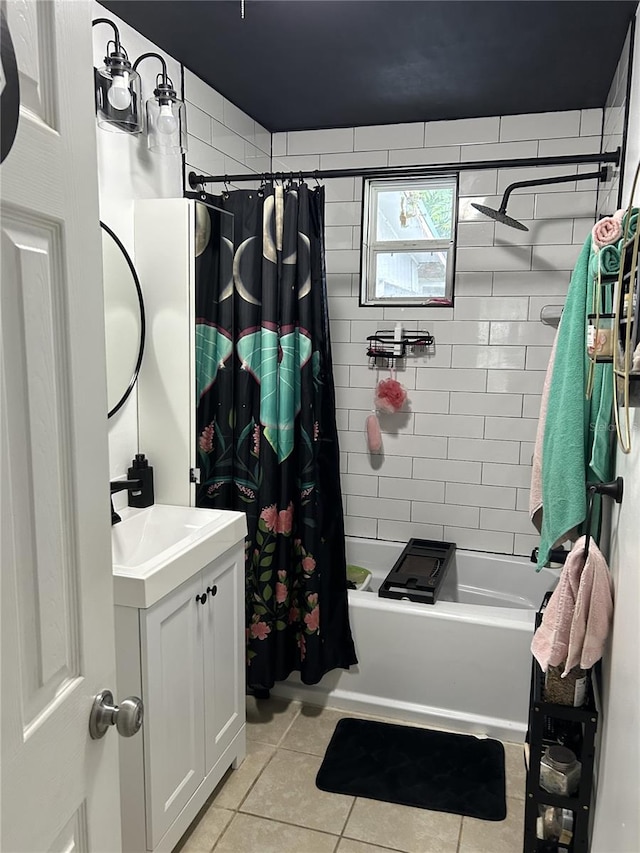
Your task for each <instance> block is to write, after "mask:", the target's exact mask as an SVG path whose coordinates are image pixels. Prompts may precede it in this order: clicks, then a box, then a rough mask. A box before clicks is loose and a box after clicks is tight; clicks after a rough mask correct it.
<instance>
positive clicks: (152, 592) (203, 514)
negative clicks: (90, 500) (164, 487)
mask: <svg viewBox="0 0 640 853" xmlns="http://www.w3.org/2000/svg"><path fill="white" fill-rule="evenodd" d="M121 516H122V521H120V522H119V523H118V524H114V525H113V526H112V528H111V549H112V563H113V575H114V591H115V603H116V604H123V605H125V606H129V607H150V606H151V605H152V604H154V603H155V601H157V600H158V599H159V598H161V597H162V596H163V595H166V594H167V593H169V592H171V591H172V590H173V589H175V588H176V587H177V586H179V585H180V584H181V583H183V582H184V581H185V580H188V579H189V578H190V577H191V576H192V575H194V574H195V573H196V572H198V571H200V569H202V568H204V567H205V566H206V565H207V564H208V563H209V562H211V561H212V560H214V559H216V557H218V556H220V554H222V553H223V552H224V551H225V550H227V549H228V548H230V547H232V546H233V545H235V544H236V543H237V542H239V541H241V540H242V538H243V537H244V535H245V533H246V520H245V516H244V513H241V512H231V511H227V510H214V509H201V508H195V507H186V506H171V505H168V504H154V505H153V506H150V507H147V508H146V509H134V508H126V509H124V510H122V511H121Z"/></svg>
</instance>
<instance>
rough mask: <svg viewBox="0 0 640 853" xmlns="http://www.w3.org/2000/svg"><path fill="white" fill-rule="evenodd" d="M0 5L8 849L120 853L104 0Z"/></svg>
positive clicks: (4, 825) (0, 395)
mask: <svg viewBox="0 0 640 853" xmlns="http://www.w3.org/2000/svg"><path fill="white" fill-rule="evenodd" d="M0 11H2V12H3V14H4V16H5V19H6V21H7V22H8V29H9V32H10V35H11V40H12V42H13V45H14V48H15V56H16V59H17V67H18V76H19V83H20V112H19V122H18V130H17V135H16V137H15V143H14V145H13V147H12V149H11V150H10V152H9V154H8V156H7V157H6V159H5V160H4V162H3V163H2V165H0V201H1V211H0V213H1V219H0V237H1V265H2V279H1V290H0V296H1V300H0V336H1V337H0V342H1V351H0V354H1V362H0V443H1V445H2V453H1V469H0V519H1V527H0V544H1V559H2V562H1V570H0V584H1V623H0V641H1V675H2V688H1V699H0V702H1V707H0V711H1V714H2V719H1V760H0V763H1V779H2V790H1V801H2V802H1V821H0V849H2V850H3V851H6V853H23V852H24V853H26V851H29V853H45V851H46V853H54V851H78V852H79V853H87V851H92V853H94V851H95V853H99V852H100V851H104V853H107V851H108V853H115V851H118V850H120V849H121V841H120V806H119V781H118V758H117V747H118V744H117V737H118V736H117V734H116V732H115V730H110V731H109V732H108V734H107V735H106V737H104V738H103V739H102V740H96V741H93V740H91V739H90V737H89V731H88V723H89V712H90V709H91V705H92V700H93V696H94V694H96V693H97V692H98V691H100V690H102V689H104V688H110V689H111V690H114V691H115V644H114V624H113V592H112V579H111V542H110V514H109V499H108V487H107V482H108V479H109V471H108V460H107V418H106V412H107V396H106V378H105V376H106V371H105V349H104V320H103V297H102V271H101V244H100V228H99V215H98V195H97V164H96V140H95V129H94V128H95V118H94V115H93V95H92V79H93V77H92V55H91V17H90V7H89V5H88V4H87V3H85V2H75V0H74V2H67V0H50V1H49V2H37V0H10V2H8V3H2V4H0ZM3 25H4V22H3ZM4 35H5V34H4V33H3V42H4ZM5 44H6V42H5V43H3V55H2V65H3V72H2V76H1V80H0V83H1V85H2V88H3V90H6V87H7V86H11V85H13V82H12V74H11V70H12V69H11V67H10V66H11V61H10V56H9V54H8V53H6V52H5V51H4V46H5ZM6 103H7V101H5V95H4V91H3V96H2V106H3V112H4V108H5V104H6ZM6 118H7V114H3V116H2V119H3V121H6ZM3 147H4V141H3ZM116 698H117V697H116Z"/></svg>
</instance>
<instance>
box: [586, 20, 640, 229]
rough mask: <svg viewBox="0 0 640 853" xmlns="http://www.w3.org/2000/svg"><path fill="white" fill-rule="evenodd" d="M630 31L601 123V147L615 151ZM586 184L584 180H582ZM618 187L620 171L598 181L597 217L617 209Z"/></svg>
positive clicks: (621, 129) (620, 132)
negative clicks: (600, 183) (604, 180)
mask: <svg viewBox="0 0 640 853" xmlns="http://www.w3.org/2000/svg"><path fill="white" fill-rule="evenodd" d="M630 41H631V31H629V33H628V34H627V38H626V40H625V43H624V47H623V48H622V53H621V54H620V61H619V62H618V67H617V68H616V73H615V74H614V75H613V80H612V82H611V88H610V89H609V94H608V96H607V101H606V104H605V108H604V111H603V112H604V118H603V122H602V150H603V151H615V150H616V148H618V146H621V145H622V138H623V134H624V121H625V106H626V102H627V86H628V80H629V44H630ZM585 183H586V182H585ZM619 186H620V170H619V169H617V168H616V169H611V173H610V179H609V181H607V182H605V183H604V184H602V185H601V186H600V187H599V189H598V206H597V209H598V216H606V215H610V214H612V213H614V211H615V210H616V209H617V208H618V202H619V199H618V189H619ZM620 203H621V204H622V205H625V204H628V203H629V200H628V199H624V198H623V199H622V200H621V201H620Z"/></svg>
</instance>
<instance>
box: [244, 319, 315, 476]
mask: <svg viewBox="0 0 640 853" xmlns="http://www.w3.org/2000/svg"><path fill="white" fill-rule="evenodd" d="M311 350H312V344H311V340H310V338H309V337H308V335H307V334H306V333H305V332H304V331H302V330H301V329H294V330H293V331H291V332H287V333H285V334H284V335H279V334H278V332H276V331H275V330H273V329H266V328H264V327H263V328H262V329H260V330H259V331H256V332H251V333H249V334H247V335H244V336H243V337H242V338H240V340H239V341H238V357H239V358H240V361H241V362H242V366H243V368H244V369H245V370H248V371H249V372H250V373H251V374H252V375H253V376H254V377H255V379H256V380H257V381H258V382H259V383H260V422H261V423H262V425H263V426H264V428H265V429H264V436H265V438H266V439H267V441H268V442H269V444H270V445H271V447H272V448H273V450H274V452H275V453H276V455H277V457H278V461H279V462H282V461H284V460H285V459H286V458H287V457H288V456H290V455H291V453H292V451H293V447H294V437H295V432H294V427H295V417H296V415H297V414H298V412H299V411H300V406H301V394H300V384H301V380H300V371H301V370H302V368H303V367H304V365H305V364H306V363H307V362H308V361H309V359H310V358H311Z"/></svg>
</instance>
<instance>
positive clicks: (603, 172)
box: [498, 166, 609, 214]
mask: <svg viewBox="0 0 640 853" xmlns="http://www.w3.org/2000/svg"><path fill="white" fill-rule="evenodd" d="M608 177H609V170H608V168H607V167H606V166H603V167H602V168H601V169H600V170H599V171H598V172H585V173H583V174H582V175H561V176H560V177H559V178H538V179H537V180H531V181H516V182H515V183H513V184H509V186H508V187H507V188H506V190H505V191H504V195H503V196H502V201H501V202H500V207H499V208H498V213H503V214H504V213H506V212H507V204H508V202H509V196H510V195H511V193H512V192H513V191H514V190H517V189H521V188H522V187H539V186H543V185H545V184H564V183H569V182H570V181H587V180H590V179H592V178H597V179H598V180H599V181H606V180H608Z"/></svg>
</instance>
